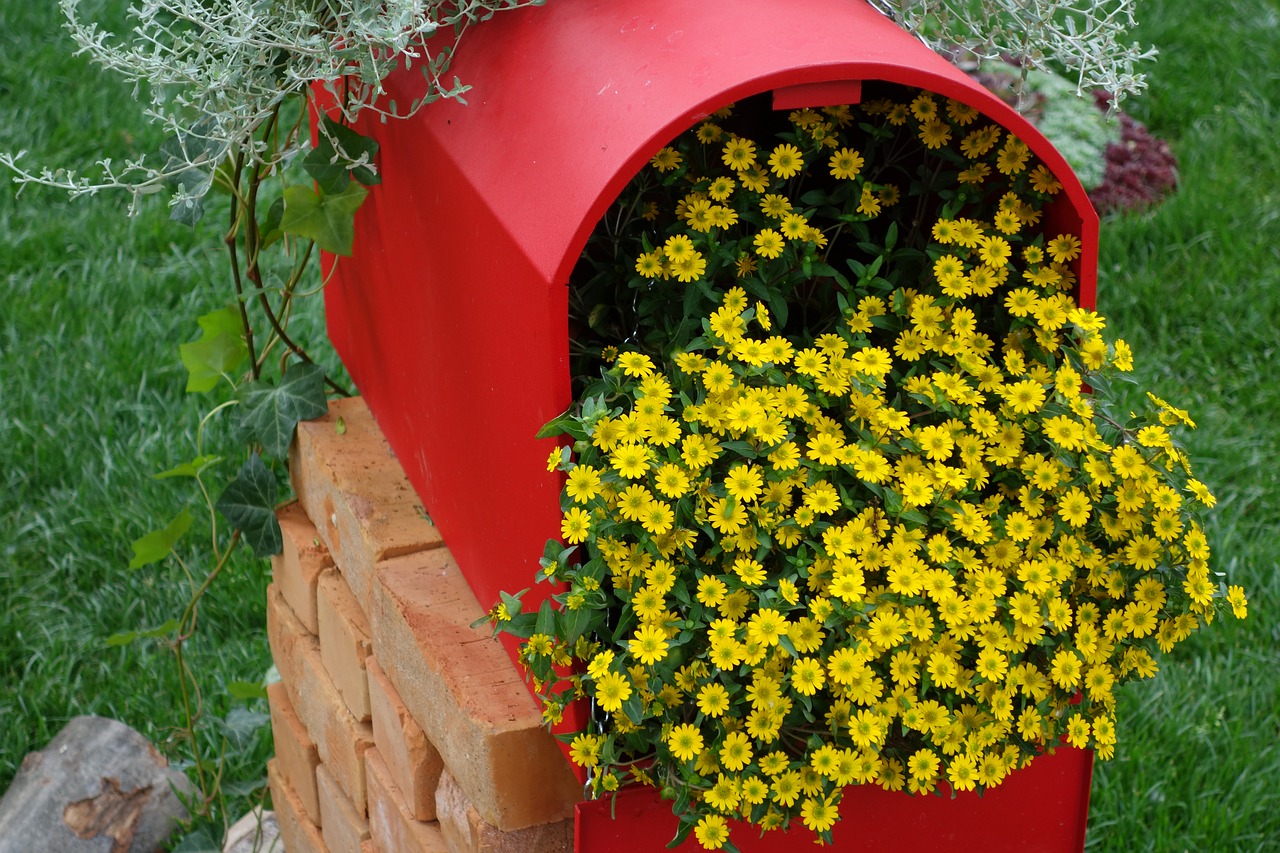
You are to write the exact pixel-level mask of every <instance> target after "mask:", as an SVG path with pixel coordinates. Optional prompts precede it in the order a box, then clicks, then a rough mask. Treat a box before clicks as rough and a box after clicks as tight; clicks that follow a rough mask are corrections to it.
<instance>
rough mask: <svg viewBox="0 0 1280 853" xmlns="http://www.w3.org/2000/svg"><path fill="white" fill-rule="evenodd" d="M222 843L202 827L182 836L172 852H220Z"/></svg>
mask: <svg viewBox="0 0 1280 853" xmlns="http://www.w3.org/2000/svg"><path fill="white" fill-rule="evenodd" d="M221 851H222V845H221V844H219V843H218V841H217V840H216V839H215V838H214V837H213V836H212V835H210V834H209V830H207V829H204V828H203V827H202V828H200V829H197V830H195V831H194V832H192V833H191V834H190V835H187V836H185V837H183V839H182V840H181V841H179V842H178V846H177V847H174V848H173V853H221Z"/></svg>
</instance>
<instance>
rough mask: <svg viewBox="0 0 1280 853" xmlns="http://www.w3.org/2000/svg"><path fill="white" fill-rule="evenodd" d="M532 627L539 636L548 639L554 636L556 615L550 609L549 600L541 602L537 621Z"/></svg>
mask: <svg viewBox="0 0 1280 853" xmlns="http://www.w3.org/2000/svg"><path fill="white" fill-rule="evenodd" d="M534 627H535V630H536V631H537V632H538V633H539V634H546V635H547V636H548V637H554V636H555V633H556V614H555V611H554V610H553V609H552V608H551V601H550V599H548V600H546V601H544V602H542V606H541V607H539V608H538V621H537V624H536V625H535V626H534Z"/></svg>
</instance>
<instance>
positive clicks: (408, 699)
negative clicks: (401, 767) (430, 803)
mask: <svg viewBox="0 0 1280 853" xmlns="http://www.w3.org/2000/svg"><path fill="white" fill-rule="evenodd" d="M371 603H372V606H371V607H370V610H369V622H370V624H371V625H372V627H373V651H374V656H375V657H376V658H377V659H378V663H379V664H380V665H381V666H382V669H383V671H385V672H386V674H387V676H388V678H389V680H390V681H391V684H392V685H393V686H394V687H395V688H396V691H397V692H398V693H399V694H400V697H401V699H402V700H403V701H404V704H405V706H406V707H407V708H408V710H409V713H410V714H412V716H413V718H414V719H415V720H416V721H417V722H418V724H419V725H420V726H422V728H423V730H424V731H425V732H426V733H427V737H428V738H430V740H431V742H432V743H433V744H434V745H435V747H436V749H437V750H439V752H440V755H441V757H442V758H443V759H444V764H445V766H446V767H448V768H450V770H451V771H452V772H453V774H454V776H455V778H456V779H457V781H458V784H459V785H460V786H461V787H462V789H463V790H464V791H466V793H467V796H468V798H469V799H470V800H471V802H472V803H473V804H474V805H475V807H476V809H477V810H478V811H479V813H480V815H481V816H482V817H483V818H484V819H485V820H486V821H488V822H489V823H491V824H493V825H494V826H496V827H498V828H499V829H502V830H503V831H511V830H516V829H522V828H524V827H526V826H534V825H537V824H543V823H552V822H555V821H560V820H564V819H565V818H567V817H569V816H570V815H571V814H572V810H573V804H574V803H575V802H576V801H577V800H578V799H579V798H580V795H581V791H580V788H579V785H578V782H577V780H576V779H575V778H574V775H573V772H572V771H571V769H570V767H569V762H568V761H567V760H566V759H565V757H564V754H563V753H562V752H561V751H560V749H559V747H558V746H557V744H556V742H555V739H554V738H552V736H551V734H550V733H549V732H547V731H546V729H544V728H543V727H542V717H541V713H540V711H539V708H538V706H537V704H536V703H535V702H534V700H533V697H532V696H530V695H529V691H528V690H527V689H526V688H525V685H524V681H523V679H522V677H521V675H520V673H519V672H517V671H516V668H515V666H514V665H513V664H512V663H511V661H510V659H508V658H507V656H506V654H505V653H504V652H503V650H502V646H501V645H499V644H498V643H497V642H495V641H494V640H493V638H492V637H491V636H490V635H489V633H488V632H487V631H485V630H483V629H480V628H471V627H470V625H471V623H472V622H473V621H474V620H476V619H478V618H479V617H481V616H482V615H483V613H484V611H483V609H482V608H481V607H480V605H479V604H478V603H477V602H476V599H475V596H474V595H472V593H471V590H470V588H469V587H468V586H467V584H466V581H465V580H463V578H462V575H461V573H460V572H459V571H458V567H457V565H455V564H454V562H453V558H452V556H451V555H450V554H449V552H448V551H447V550H444V549H437V550H434V551H427V552H424V553H421V554H415V555H411V556H407V557H400V558H397V559H394V560H389V561H387V562H384V563H383V564H381V565H380V566H379V567H378V575H377V582H376V583H375V585H374V591H373V598H372V602H371Z"/></svg>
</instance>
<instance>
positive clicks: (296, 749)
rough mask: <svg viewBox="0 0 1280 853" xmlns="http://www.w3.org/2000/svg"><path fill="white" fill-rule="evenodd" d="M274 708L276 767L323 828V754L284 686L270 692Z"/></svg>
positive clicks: (308, 812)
mask: <svg viewBox="0 0 1280 853" xmlns="http://www.w3.org/2000/svg"><path fill="white" fill-rule="evenodd" d="M267 704H268V705H269V706H270V708H271V735H272V737H273V738H274V741H275V747H276V763H277V764H278V765H279V767H280V773H281V775H283V776H284V778H285V779H287V780H288V781H289V786H290V787H291V788H293V790H294V791H295V792H297V794H298V799H299V800H300V801H301V802H302V805H303V807H304V811H305V812H306V815H307V818H308V819H309V820H310V821H311V822H312V823H314V824H315V825H316V826H319V825H320V799H319V795H318V794H317V792H316V767H317V765H319V764H320V753H319V752H317V751H316V745H315V744H314V743H312V742H311V737H310V736H309V735H308V734H307V729H306V726H304V725H303V724H302V720H300V719H299V718H298V713H297V712H296V711H294V710H293V703H292V702H290V701H289V692H288V690H287V689H286V688H285V686H284V684H283V683H281V682H278V681H277V682H276V683H275V684H272V685H271V686H270V687H268V688H267Z"/></svg>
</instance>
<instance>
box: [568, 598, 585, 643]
mask: <svg viewBox="0 0 1280 853" xmlns="http://www.w3.org/2000/svg"><path fill="white" fill-rule="evenodd" d="M589 624H591V610H590V609H588V608H587V607H579V608H578V609H577V610H566V611H565V612H564V641H565V642H566V643H574V642H577V640H578V638H579V637H581V636H582V634H583V632H584V631H586V630H587V626H588V625H589Z"/></svg>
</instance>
